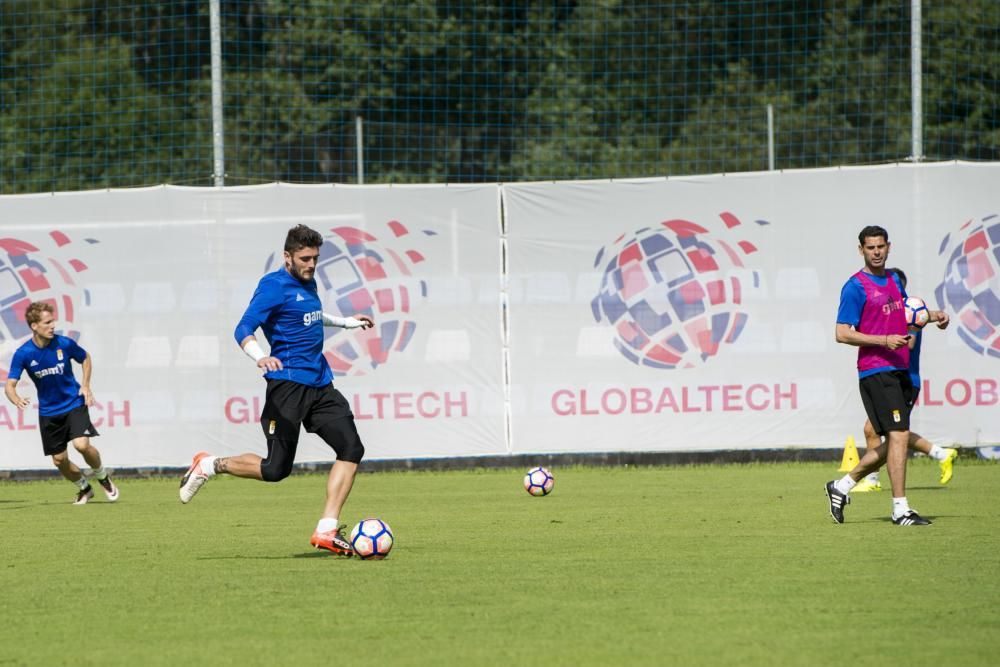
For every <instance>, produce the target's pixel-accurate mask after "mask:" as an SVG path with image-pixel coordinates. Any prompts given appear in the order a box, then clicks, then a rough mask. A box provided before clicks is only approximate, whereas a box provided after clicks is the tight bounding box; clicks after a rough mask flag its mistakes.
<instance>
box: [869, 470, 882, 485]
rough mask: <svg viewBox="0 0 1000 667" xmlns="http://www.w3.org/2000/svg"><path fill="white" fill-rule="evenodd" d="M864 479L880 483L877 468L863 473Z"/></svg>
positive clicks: (872, 482) (870, 482)
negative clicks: (865, 473)
mask: <svg viewBox="0 0 1000 667" xmlns="http://www.w3.org/2000/svg"><path fill="white" fill-rule="evenodd" d="M865 479H867V480H868V483H869V484H880V483H881V482H879V481H878V471H877V470H876V471H875V472H872V473H868V474H867V475H865Z"/></svg>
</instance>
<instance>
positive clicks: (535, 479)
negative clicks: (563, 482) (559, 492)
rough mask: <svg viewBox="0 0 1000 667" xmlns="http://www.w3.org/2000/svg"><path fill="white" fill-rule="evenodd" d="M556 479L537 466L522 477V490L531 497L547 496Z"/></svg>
mask: <svg viewBox="0 0 1000 667" xmlns="http://www.w3.org/2000/svg"><path fill="white" fill-rule="evenodd" d="M555 483H556V479H555V477H553V476H552V473H551V472H549V471H548V470H547V469H545V468H543V467H541V466H537V467H535V468H532V469H531V470H529V471H528V472H527V474H526V475H525V476H524V490H525V491H527V492H528V493H530V494H531V495H533V496H547V495H549V493H551V492H552V487H553V486H555Z"/></svg>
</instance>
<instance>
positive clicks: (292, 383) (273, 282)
mask: <svg viewBox="0 0 1000 667" xmlns="http://www.w3.org/2000/svg"><path fill="white" fill-rule="evenodd" d="M322 245H323V237H322V236H321V235H320V234H319V232H317V231H315V230H312V229H310V228H309V227H306V226H305V225H297V226H296V227H293V228H292V229H290V230H289V231H288V235H287V237H286V238H285V252H284V258H285V263H284V266H283V267H282V268H280V269H278V270H277V271H274V272H272V273H269V274H267V275H265V276H264V277H263V278H261V279H260V282H259V283H258V284H257V290H256V291H255V292H254V295H253V297H252V298H251V299H250V305H249V306H247V309H246V312H245V313H243V317H242V318H241V319H240V321H239V323H238V324H237V325H236V331H235V332H234V335H235V337H236V341H237V343H239V345H240V347H241V348H243V351H244V352H245V353H246V354H247V356H249V357H250V358H251V359H253V360H254V361H255V362H256V364H257V367H258V368H260V369H261V370H263V371H265V373H264V377H265V378H266V379H267V393H266V398H265V401H264V408H263V410H262V411H261V416H260V423H261V426H262V428H263V429H264V437H265V438H266V439H267V458H261V457H260V456H258V455H257V454H252V453H247V454H240V455H239V456H227V457H216V456H212V455H210V454H208V453H207V452H199V453H198V454H196V455H195V457H194V460H193V461H192V462H191V467H190V468H189V469H188V471H187V472H186V473H185V474H184V477H183V478H182V479H181V487H180V498H181V502H182V503H187V502H190V501H191V499H192V498H193V497H194V495H195V494H196V493H197V492H198V490H199V489H200V488H201V487H202V486H204V484H205V482H207V481H208V479H209V478H210V477H212V476H213V475H216V474H219V473H226V474H229V475H234V476H236V477H246V478H249V479H257V480H263V481H265V482H277V481H280V480H282V479H284V478H285V477H287V476H288V475H289V474H290V473H291V471H292V464H293V463H294V462H295V449H296V446H297V445H298V440H299V431H300V427H301V426H303V425H304V426H305V427H306V431H308V432H310V433H315V434H317V435H318V436H319V437H321V438H322V439H323V440H324V441H325V442H326V443H327V444H328V445H330V447H332V448H333V450H334V451H335V452H336V454H337V460H336V462H335V463H334V464H333V467H332V468H331V469H330V474H329V477H328V478H327V483H326V503H325V505H324V508H323V515H322V517H321V518H320V520H319V523H318V524H317V526H316V531H315V532H314V533H313V536H312V538H311V540H310V543H311V544H312V545H313V546H314V547H316V548H321V549H327V550H329V551H332V552H333V553H335V554H337V555H341V556H348V557H350V556H351V555H353V551H352V549H351V546H350V544H349V543H348V542H347V540H345V539H344V536H343V534H342V533H341V528H342V527H341V526H340V510H341V508H342V507H343V505H344V503H345V501H346V500H347V496H348V495H349V494H350V492H351V487H352V486H353V485H354V477H355V475H356V474H357V470H358V463H360V462H361V458H362V456H363V455H364V452H365V448H364V445H362V443H361V438H360V437H359V436H358V431H357V428H355V425H354V414H353V413H352V412H351V408H350V405H349V404H348V402H347V399H345V398H344V396H343V395H342V394H341V393H340V392H339V391H337V389H335V388H334V387H333V384H332V382H333V373H332V372H331V371H330V367H329V365H328V364H327V362H326V359H325V358H324V357H323V326H324V325H326V326H338V327H344V328H349V329H353V328H358V327H363V328H367V327H371V326H374V322H373V321H372V319H371V317H369V316H367V315H359V316H358V317H356V318H355V317H335V316H332V315H328V314H326V313H324V312H323V309H322V303H321V301H320V298H319V295H318V294H317V288H316V280H315V278H314V277H313V274H314V273H315V272H316V263H317V261H318V260H319V252H320V248H321V247H322ZM257 329H260V330H261V331H263V333H264V337H265V338H267V342H268V344H269V345H270V346H271V350H270V354H267V353H265V352H264V350H263V349H261V346H260V343H258V341H257V338H256V336H255V332H256V331H257Z"/></svg>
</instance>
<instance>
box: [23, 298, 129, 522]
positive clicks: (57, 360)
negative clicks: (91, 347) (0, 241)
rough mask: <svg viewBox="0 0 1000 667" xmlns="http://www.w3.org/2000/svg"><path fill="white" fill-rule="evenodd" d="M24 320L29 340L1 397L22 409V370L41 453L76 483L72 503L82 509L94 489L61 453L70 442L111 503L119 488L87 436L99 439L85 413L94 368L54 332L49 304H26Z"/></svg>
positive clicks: (90, 401) (74, 346)
mask: <svg viewBox="0 0 1000 667" xmlns="http://www.w3.org/2000/svg"><path fill="white" fill-rule="evenodd" d="M24 319H25V321H26V322H27V323H28V326H29V327H30V328H31V338H30V339H28V340H27V341H26V342H25V343H24V344H23V345H21V347H19V348H17V351H16V352H14V357H13V358H12V359H11V364H10V374H9V375H8V377H7V384H6V385H5V386H4V394H6V396H7V400H9V401H10V402H11V403H13V404H14V405H16V406H17V407H18V409H19V410H24V409H25V408H27V407H28V405H30V403H31V401H29V400H28V399H27V398H24V397H22V396H20V395H18V393H17V382H18V380H20V379H21V374H22V373H23V372H27V373H28V377H30V378H31V381H32V382H34V383H35V388H36V390H37V391H38V431H39V433H41V435H42V451H43V452H44V453H45V455H46V456H51V457H52V462H53V463H54V464H55V466H56V468H58V469H59V472H61V473H62V476H63V477H65V478H66V479H68V480H69V481H71V482H73V483H74V484H76V486H77V493H76V500H75V501H74V502H73V504H74V505H86V504H87V502H88V501H90V500H92V499H93V497H94V490H93V487H91V486H90V482H89V481H88V479H87V476H86V475H84V474H83V472H82V471H81V470H80V468H78V467H77V466H76V464H75V463H73V462H72V461H70V459H69V454H68V453H67V451H66V448H67V445H68V444H69V443H70V442H72V443H73V447H75V448H76V451H78V452H80V454H81V455H82V456H83V460H84V461H86V462H87V465H89V466H90V468H91V470H92V471H93V473H92V475H93V477H94V478H95V479H97V481H98V482H99V483H100V485H101V488H102V489H104V494H105V495H106V496H107V497H108V500H109V501H110V502H115V501H116V500H118V487H116V486H115V483H114V482H112V481H111V477H110V476H109V475H108V472H107V471H106V470H105V469H104V467H103V465H102V464H101V453H100V452H98V451H97V448H96V447H94V446H93V445H92V444H90V438H92V437H94V436H96V435H99V434H98V433H97V429H95V428H94V425H93V424H92V423H91V422H90V410H89V409H88V408H89V407H90V406H91V405H93V403H94V397H93V394H91V392H90V373H91V370H92V368H93V362H92V360H91V358H90V355H89V354H87V351H86V350H84V349H83V348H82V347H80V346H79V345H77V343H76V341H75V340H73V339H72V338H67V337H66V336H60V335H59V334H57V333H56V332H55V331H56V326H55V323H56V319H55V309H54V308H53V307H52V305H51V304H49V303H45V302H41V301H38V302H35V303H32V304H30V305H29V306H28V308H27V309H26V310H25V312H24ZM73 361H75V362H77V363H78V364H80V366H81V367H82V368H83V385H80V383H78V382H77V381H76V377H75V376H74V375H73V364H72V362H73Z"/></svg>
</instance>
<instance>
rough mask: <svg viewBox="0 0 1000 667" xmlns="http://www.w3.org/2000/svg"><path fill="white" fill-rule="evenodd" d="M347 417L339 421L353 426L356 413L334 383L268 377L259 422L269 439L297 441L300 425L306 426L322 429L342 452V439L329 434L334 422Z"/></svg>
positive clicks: (329, 443) (321, 431) (324, 435)
mask: <svg viewBox="0 0 1000 667" xmlns="http://www.w3.org/2000/svg"><path fill="white" fill-rule="evenodd" d="M341 419H346V420H349V423H345V424H337V426H338V427H347V428H349V429H350V430H352V431H353V430H354V413H353V412H351V406H350V405H349V404H348V403H347V399H346V398H344V395H343V394H341V393H340V392H339V391H337V390H336V389H335V388H334V386H333V385H332V384H327V385H323V386H322V387H310V386H308V385H304V384H299V383H298V382H291V381H290V380H268V381H267V395H266V398H265V399H264V409H263V410H261V413H260V425H261V428H263V429H264V436H265V437H266V438H267V439H268V440H270V439H272V438H277V439H280V440H284V441H287V442H298V439H299V427H300V426H305V427H306V431H308V432H309V433H317V432H319V434H320V437H322V438H323V439H324V440H325V441H326V444H328V445H330V446H331V447H332V448H333V449H334V451H337V452H338V453H339V448H340V443H339V442H330V440H332V439H334V437H331V436H329V435H327V434H328V433H330V432H331V431H332V430H335V429H331V428H330V427H331V425H332V424H333V423H334V422H337V421H338V420H341Z"/></svg>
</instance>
